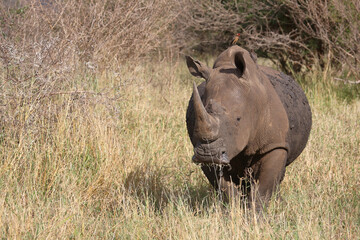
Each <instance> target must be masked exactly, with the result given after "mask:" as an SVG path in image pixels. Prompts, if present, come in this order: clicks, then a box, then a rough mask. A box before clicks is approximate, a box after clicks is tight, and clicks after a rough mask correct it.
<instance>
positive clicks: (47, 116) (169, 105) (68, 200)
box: [0, 62, 360, 239]
mask: <svg viewBox="0 0 360 240" xmlns="http://www.w3.org/2000/svg"><path fill="white" fill-rule="evenodd" d="M132 69H133V70H132V71H128V70H127V68H126V67H123V68H122V69H120V70H119V71H118V72H112V71H107V72H106V71H105V72H103V73H101V74H100V73H98V74H97V73H95V74H88V73H86V72H83V71H79V72H78V73H77V74H76V75H74V76H73V79H72V81H71V84H68V85H66V86H65V87H63V88H62V89H61V91H60V90H59V91H56V92H53V93H52V94H50V95H49V94H47V95H46V96H44V97H43V99H42V100H41V101H40V102H39V101H35V103H37V104H41V106H42V107H41V109H42V111H41V112H39V111H36V112H33V111H34V109H37V108H36V106H33V105H32V104H26V103H23V104H22V105H21V101H16V102H15V101H8V103H10V104H4V105H2V106H1V113H2V115H3V116H2V117H1V119H2V121H1V124H2V125H1V126H0V127H1V132H0V160H1V161H0V186H1V191H0V235H1V236H2V237H3V238H18V239H24V238H30V239H32V238H40V239H44V238H49V239H54V238H60V239H64V238H71V239H89V238H101V239H103V238H121V239H248V238H249V239H284V238H285V239H294V238H295V239H356V238H357V237H358V236H360V200H359V199H360V191H359V189H360V185H359V183H360V174H359V173H360V161H359V160H360V158H359V156H360V130H359V126H360V122H359V119H360V101H359V100H356V99H355V100H353V101H352V102H350V103H348V102H345V101H343V100H341V98H338V97H336V94H335V93H334V92H331V91H328V92H327V91H324V90H323V89H320V88H319V89H317V88H316V87H314V86H311V87H308V88H307V90H306V92H307V95H308V96H309V100H310V104H311V107H312V111H313V129H312V132H311V136H310V141H309V143H308V145H307V147H306V149H305V151H304V152H303V153H302V155H301V156H300V157H299V159H297V160H296V161H295V162H294V163H293V164H292V165H290V166H289V167H288V168H287V173H286V176H285V179H284V181H283V183H282V184H281V196H282V201H278V200H276V199H273V200H272V202H271V204H270V206H269V208H268V209H266V210H265V212H264V214H263V215H262V217H261V218H260V219H258V216H256V215H255V214H254V213H253V212H252V211H251V210H249V209H243V208H241V207H240V206H238V205H229V206H228V205H224V204H223V203H222V202H221V201H219V200H218V199H217V197H216V195H215V193H214V192H213V189H212V188H211V187H210V184H209V183H208V182H207V181H206V179H205V177H204V176H203V174H202V172H201V170H200V169H199V167H198V166H196V165H195V164H193V163H191V156H192V148H191V143H190V141H189V139H188V136H187V132H186V127H185V112H186V106H187V102H188V99H189V97H190V94H191V84H192V81H194V80H196V79H193V78H191V77H190V76H189V74H188V71H187V69H186V67H185V64H183V63H182V62H181V63H177V62H172V63H171V62H170V63H169V62H154V63H152V64H145V63H144V64H142V65H137V67H135V68H132ZM313 77H317V76H313ZM34 84H35V83H34ZM11 86H12V85H11V83H9V82H6V81H3V82H2V83H1V87H2V91H3V92H4V91H7V92H10V89H11ZM308 86H310V85H308ZM32 89H33V88H32V87H31V84H30V85H29V86H26V87H24V88H23V90H22V91H26V90H28V91H31V90H32ZM99 89H100V90H101V91H100V90H99ZM104 89H105V90H106V91H105V90H104ZM13 90H14V89H13ZM14 91H15V90H14ZM7 96H9V95H7ZM14 96H17V95H14ZM23 101H26V99H24V100H23ZM11 103H18V105H16V106H12V105H11Z"/></svg>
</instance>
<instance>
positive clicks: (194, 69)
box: [186, 56, 210, 80]
mask: <svg viewBox="0 0 360 240" xmlns="http://www.w3.org/2000/svg"><path fill="white" fill-rule="evenodd" d="M186 64H187V66H188V68H189V71H190V73H191V74H192V75H193V76H195V77H201V78H204V79H205V80H207V79H208V78H209V76H210V68H209V67H208V66H206V65H205V64H203V63H202V62H200V61H197V60H194V59H193V58H192V57H190V56H186Z"/></svg>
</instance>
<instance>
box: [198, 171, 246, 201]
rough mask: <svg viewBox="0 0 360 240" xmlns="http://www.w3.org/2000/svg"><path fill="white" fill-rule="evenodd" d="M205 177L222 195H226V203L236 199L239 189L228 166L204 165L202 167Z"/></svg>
mask: <svg viewBox="0 0 360 240" xmlns="http://www.w3.org/2000/svg"><path fill="white" fill-rule="evenodd" d="M201 169H202V170H203V172H204V174H205V176H206V177H207V179H208V180H209V182H210V183H211V185H213V187H214V188H215V190H217V191H218V192H219V193H220V194H222V193H224V195H225V196H224V197H225V200H226V201H229V200H230V199H236V197H237V196H238V194H239V187H238V186H237V185H236V184H235V183H234V182H233V181H232V179H231V176H230V174H229V170H228V166H224V167H222V169H221V166H217V165H203V166H202V167H201Z"/></svg>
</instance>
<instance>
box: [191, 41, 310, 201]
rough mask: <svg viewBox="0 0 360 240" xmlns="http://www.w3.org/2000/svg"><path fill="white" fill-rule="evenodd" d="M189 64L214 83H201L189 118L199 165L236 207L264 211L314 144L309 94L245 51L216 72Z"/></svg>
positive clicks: (229, 54) (228, 53)
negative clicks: (242, 201)
mask: <svg viewBox="0 0 360 240" xmlns="http://www.w3.org/2000/svg"><path fill="white" fill-rule="evenodd" d="M186 63H187V66H188V69H189V71H190V73H191V74H192V75H193V76H195V77H200V78H203V79H205V80H206V81H204V82H202V83H201V84H200V85H199V86H196V84H195V83H194V86H193V94H192V96H191V98H190V101H189V105H188V108H187V112H186V123H187V130H188V134H189V137H190V140H191V143H192V145H193V147H194V155H193V158H192V161H193V162H195V163H200V165H201V168H202V171H203V172H204V174H205V175H206V177H207V178H208V180H209V181H210V183H211V184H212V185H213V186H214V188H215V189H217V190H219V191H220V192H222V193H225V195H226V196H228V199H229V198H234V197H235V196H239V195H240V196H245V197H246V198H247V199H248V201H247V202H248V203H249V204H251V205H252V204H254V203H255V205H256V207H258V206H263V204H266V203H267V202H268V200H269V199H270V197H271V196H272V194H273V192H274V190H276V189H277V187H278V185H279V184H280V182H281V181H282V180H283V178H284V175H285V168H286V166H288V165H289V164H290V163H292V162H293V161H294V160H295V159H296V158H297V157H298V156H299V155H300V153H301V152H302V151H303V149H304V148H305V146H306V143H307V141H308V138H309V134H310V130H311V125H312V116H311V109H310V106H309V103H308V100H307V98H306V96H305V93H304V91H303V90H302V89H301V87H300V86H299V84H298V83H297V82H296V81H295V80H294V79H293V78H291V77H290V76H288V75H286V74H284V73H282V72H278V71H276V70H273V69H271V68H268V67H265V66H260V65H258V64H257V63H256V59H255V58H254V57H252V55H251V54H250V53H249V52H248V51H247V50H245V49H243V48H241V47H239V46H232V47H230V48H228V49H227V50H225V51H224V52H222V53H221V54H220V55H219V56H218V58H217V59H216V60H215V63H214V65H213V67H212V68H210V67H208V66H206V65H205V64H203V63H202V62H200V61H197V60H194V59H193V58H191V57H190V56H186ZM249 182H250V184H249ZM254 196H256V197H254Z"/></svg>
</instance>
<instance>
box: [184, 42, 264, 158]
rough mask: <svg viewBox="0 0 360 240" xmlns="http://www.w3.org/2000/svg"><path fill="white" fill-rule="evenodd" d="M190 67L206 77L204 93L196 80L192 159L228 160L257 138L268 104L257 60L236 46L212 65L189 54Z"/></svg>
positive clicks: (192, 71) (225, 52)
mask: <svg viewBox="0 0 360 240" xmlns="http://www.w3.org/2000/svg"><path fill="white" fill-rule="evenodd" d="M186 62H187V65H188V68H189V71H190V73H191V74H192V75H194V76H196V77H201V78H204V79H205V80H206V83H205V91H204V92H203V93H202V94H201V96H200V94H199V92H198V88H197V87H196V85H195V84H194V89H193V96H192V99H193V100H192V101H193V111H194V116H195V117H194V118H195V124H194V128H193V133H192V136H190V138H191V140H192V143H193V145H194V157H193V161H194V162H198V163H217V164H229V163H230V160H231V159H232V158H234V157H235V156H237V155H238V154H239V153H240V152H242V151H243V150H244V149H246V147H247V145H248V144H249V143H250V142H253V141H256V139H255V138H254V136H255V134H256V131H258V130H259V129H257V127H255V126H261V124H259V121H261V119H259V117H258V116H263V114H262V113H263V111H264V108H266V91H265V89H264V86H263V84H262V80H261V79H262V76H261V73H260V72H259V71H258V69H257V68H258V67H257V64H256V63H255V62H254V60H253V59H252V57H251V55H250V54H249V52H248V51H246V50H245V49H242V48H240V47H238V46H233V47H230V48H229V49H227V50H226V51H224V52H223V53H221V54H220V55H219V57H218V58H217V59H216V61H215V63H214V66H213V68H209V67H208V66H206V65H205V64H203V63H201V62H199V61H197V60H194V59H192V58H191V57H189V56H187V57H186Z"/></svg>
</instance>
